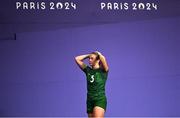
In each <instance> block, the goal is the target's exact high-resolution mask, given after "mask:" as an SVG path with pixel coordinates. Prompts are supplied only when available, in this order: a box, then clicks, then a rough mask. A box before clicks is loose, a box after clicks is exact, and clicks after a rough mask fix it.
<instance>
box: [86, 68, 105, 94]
mask: <svg viewBox="0 0 180 118" xmlns="http://www.w3.org/2000/svg"><path fill="white" fill-rule="evenodd" d="M86 76H87V89H88V94H92V95H95V94H105V84H106V79H107V75H106V73H104V72H102V70H101V69H96V70H93V69H90V70H89V71H88V73H87V74H86Z"/></svg>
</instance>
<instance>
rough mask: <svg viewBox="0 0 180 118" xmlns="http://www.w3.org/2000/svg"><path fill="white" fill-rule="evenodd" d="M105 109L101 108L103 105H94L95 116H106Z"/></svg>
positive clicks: (99, 117) (100, 117)
mask: <svg viewBox="0 0 180 118" xmlns="http://www.w3.org/2000/svg"><path fill="white" fill-rule="evenodd" d="M104 112H105V111H104V109H103V108H101V107H98V106H96V107H94V109H93V116H94V117H96V118H97V117H98V118H103V117H104Z"/></svg>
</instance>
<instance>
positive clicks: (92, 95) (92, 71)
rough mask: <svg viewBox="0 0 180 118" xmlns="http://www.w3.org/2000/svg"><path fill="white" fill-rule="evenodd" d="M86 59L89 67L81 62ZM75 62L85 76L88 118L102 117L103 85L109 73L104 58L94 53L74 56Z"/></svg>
mask: <svg viewBox="0 0 180 118" xmlns="http://www.w3.org/2000/svg"><path fill="white" fill-rule="evenodd" d="M87 58H88V59H89V65H90V66H88V65H86V64H85V63H84V62H83V61H84V60H85V59H87ZM75 61H76V63H77V64H78V66H79V67H80V68H81V70H82V71H83V72H85V74H86V80H87V100H86V105H87V113H88V117H104V113H105V111H106V106H107V99H106V94H105V84H106V80H107V75H108V71H109V68H108V64H107V62H106V59H105V57H104V56H103V55H102V54H101V53H100V52H98V51H96V52H92V53H90V54H85V55H80V56H76V57H75Z"/></svg>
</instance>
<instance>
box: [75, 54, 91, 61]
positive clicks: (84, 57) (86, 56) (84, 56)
mask: <svg viewBox="0 0 180 118" xmlns="http://www.w3.org/2000/svg"><path fill="white" fill-rule="evenodd" d="M88 57H89V54H85V55H79V56H76V57H75V59H76V60H78V61H83V60H84V59H86V58H88Z"/></svg>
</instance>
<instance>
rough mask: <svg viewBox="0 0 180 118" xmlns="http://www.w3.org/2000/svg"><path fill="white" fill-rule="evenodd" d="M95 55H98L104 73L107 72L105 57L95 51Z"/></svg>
mask: <svg viewBox="0 0 180 118" xmlns="http://www.w3.org/2000/svg"><path fill="white" fill-rule="evenodd" d="M97 53H98V55H99V59H100V61H101V62H102V65H103V67H104V69H105V71H108V70H109V67H108V64H107V61H106V58H105V56H104V55H102V54H101V53H100V52H98V51H97Z"/></svg>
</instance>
